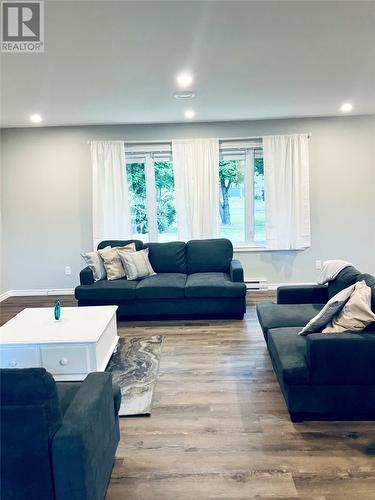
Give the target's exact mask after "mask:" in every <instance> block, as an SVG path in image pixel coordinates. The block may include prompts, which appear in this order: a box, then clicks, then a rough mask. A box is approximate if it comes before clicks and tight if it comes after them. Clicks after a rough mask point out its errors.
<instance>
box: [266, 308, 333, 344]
mask: <svg viewBox="0 0 375 500" xmlns="http://www.w3.org/2000/svg"><path fill="white" fill-rule="evenodd" d="M323 306H324V304H273V303H271V302H264V303H262V304H258V306H257V313H258V319H259V323H260V326H261V327H262V330H263V334H264V338H265V339H266V340H267V332H268V330H270V329H271V328H284V327H294V326H296V327H297V326H299V327H304V326H305V325H306V324H307V323H308V322H309V321H310V319H312V318H313V317H314V316H316V315H317V314H318V312H319V311H320V310H321V309H322V308H323ZM299 330H301V328H300V329H299Z"/></svg>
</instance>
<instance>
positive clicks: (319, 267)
mask: <svg viewBox="0 0 375 500" xmlns="http://www.w3.org/2000/svg"><path fill="white" fill-rule="evenodd" d="M321 268H322V261H321V260H316V261H315V269H317V270H318V271H319V270H320V269H321Z"/></svg>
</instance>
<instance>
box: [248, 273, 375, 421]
mask: <svg viewBox="0 0 375 500" xmlns="http://www.w3.org/2000/svg"><path fill="white" fill-rule="evenodd" d="M360 280H365V281H366V283H367V285H368V286H370V287H371V289H372V304H371V308H372V310H373V311H375V277H374V276H371V275H370V274H362V273H360V272H359V271H358V270H357V269H355V268H354V267H351V266H350V267H347V268H345V269H343V270H342V271H341V272H340V273H339V274H338V276H337V277H336V279H335V280H333V281H332V282H330V283H329V284H328V286H317V285H315V286H283V287H280V288H279V289H278V293H277V304H271V303H264V304H259V305H258V307H257V312H258V318H259V321H260V324H261V327H262V330H263V334H264V338H265V340H266V342H267V347H268V351H269V353H270V356H271V359H272V363H273V367H274V370H275V373H276V376H277V378H278V381H279V384H280V388H281V390H282V392H283V395H284V398H285V401H286V404H287V407H288V410H289V412H290V415H291V418H292V420H294V421H298V420H301V419H304V418H317V417H319V418H321V417H322V416H324V418H326V417H328V416H329V417H336V418H368V419H374V418H375V323H372V324H371V325H369V326H368V327H367V328H366V330H364V331H363V332H361V333H343V334H323V333H313V334H310V335H308V336H307V337H301V336H300V335H298V332H299V331H300V330H301V328H302V327H303V326H305V325H306V323H307V322H308V321H309V320H310V319H311V318H313V317H314V316H315V315H316V314H317V313H318V311H320V309H321V308H322V307H323V305H324V304H325V303H326V302H327V301H328V300H329V299H330V298H331V297H333V296H334V295H335V294H336V293H338V292H339V291H340V290H343V289H344V288H346V287H348V286H350V285H352V284H353V283H355V282H357V281H360Z"/></svg>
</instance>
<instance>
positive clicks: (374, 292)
mask: <svg viewBox="0 0 375 500" xmlns="http://www.w3.org/2000/svg"><path fill="white" fill-rule="evenodd" d="M359 279H360V280H364V281H365V282H366V285H367V286H369V287H370V288H371V309H372V311H373V312H375V276H372V275H371V274H367V273H364V274H361V276H360V278H359ZM364 331H365V332H369V331H370V332H375V321H374V322H373V323H371V324H370V325H368V326H367V327H366V328H365V329H364Z"/></svg>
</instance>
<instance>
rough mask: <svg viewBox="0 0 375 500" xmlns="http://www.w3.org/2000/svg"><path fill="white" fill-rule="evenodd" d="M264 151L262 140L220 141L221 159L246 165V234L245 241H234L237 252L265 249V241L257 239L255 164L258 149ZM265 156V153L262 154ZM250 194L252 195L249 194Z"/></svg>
mask: <svg viewBox="0 0 375 500" xmlns="http://www.w3.org/2000/svg"><path fill="white" fill-rule="evenodd" d="M259 150H260V151H262V152H263V144H262V141H261V140H251V141H244V140H222V141H219V160H243V161H244V163H245V165H244V235H245V241H241V242H237V241H236V242H235V241H232V244H233V248H234V250H235V251H237V252H241V251H248V250H264V248H265V244H266V242H265V241H255V240H254V236H255V214H254V208H255V203H254V202H255V193H254V175H255V172H254V165H255V156H256V152H257V151H259ZM262 157H263V154H262ZM249 194H250V196H249Z"/></svg>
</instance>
